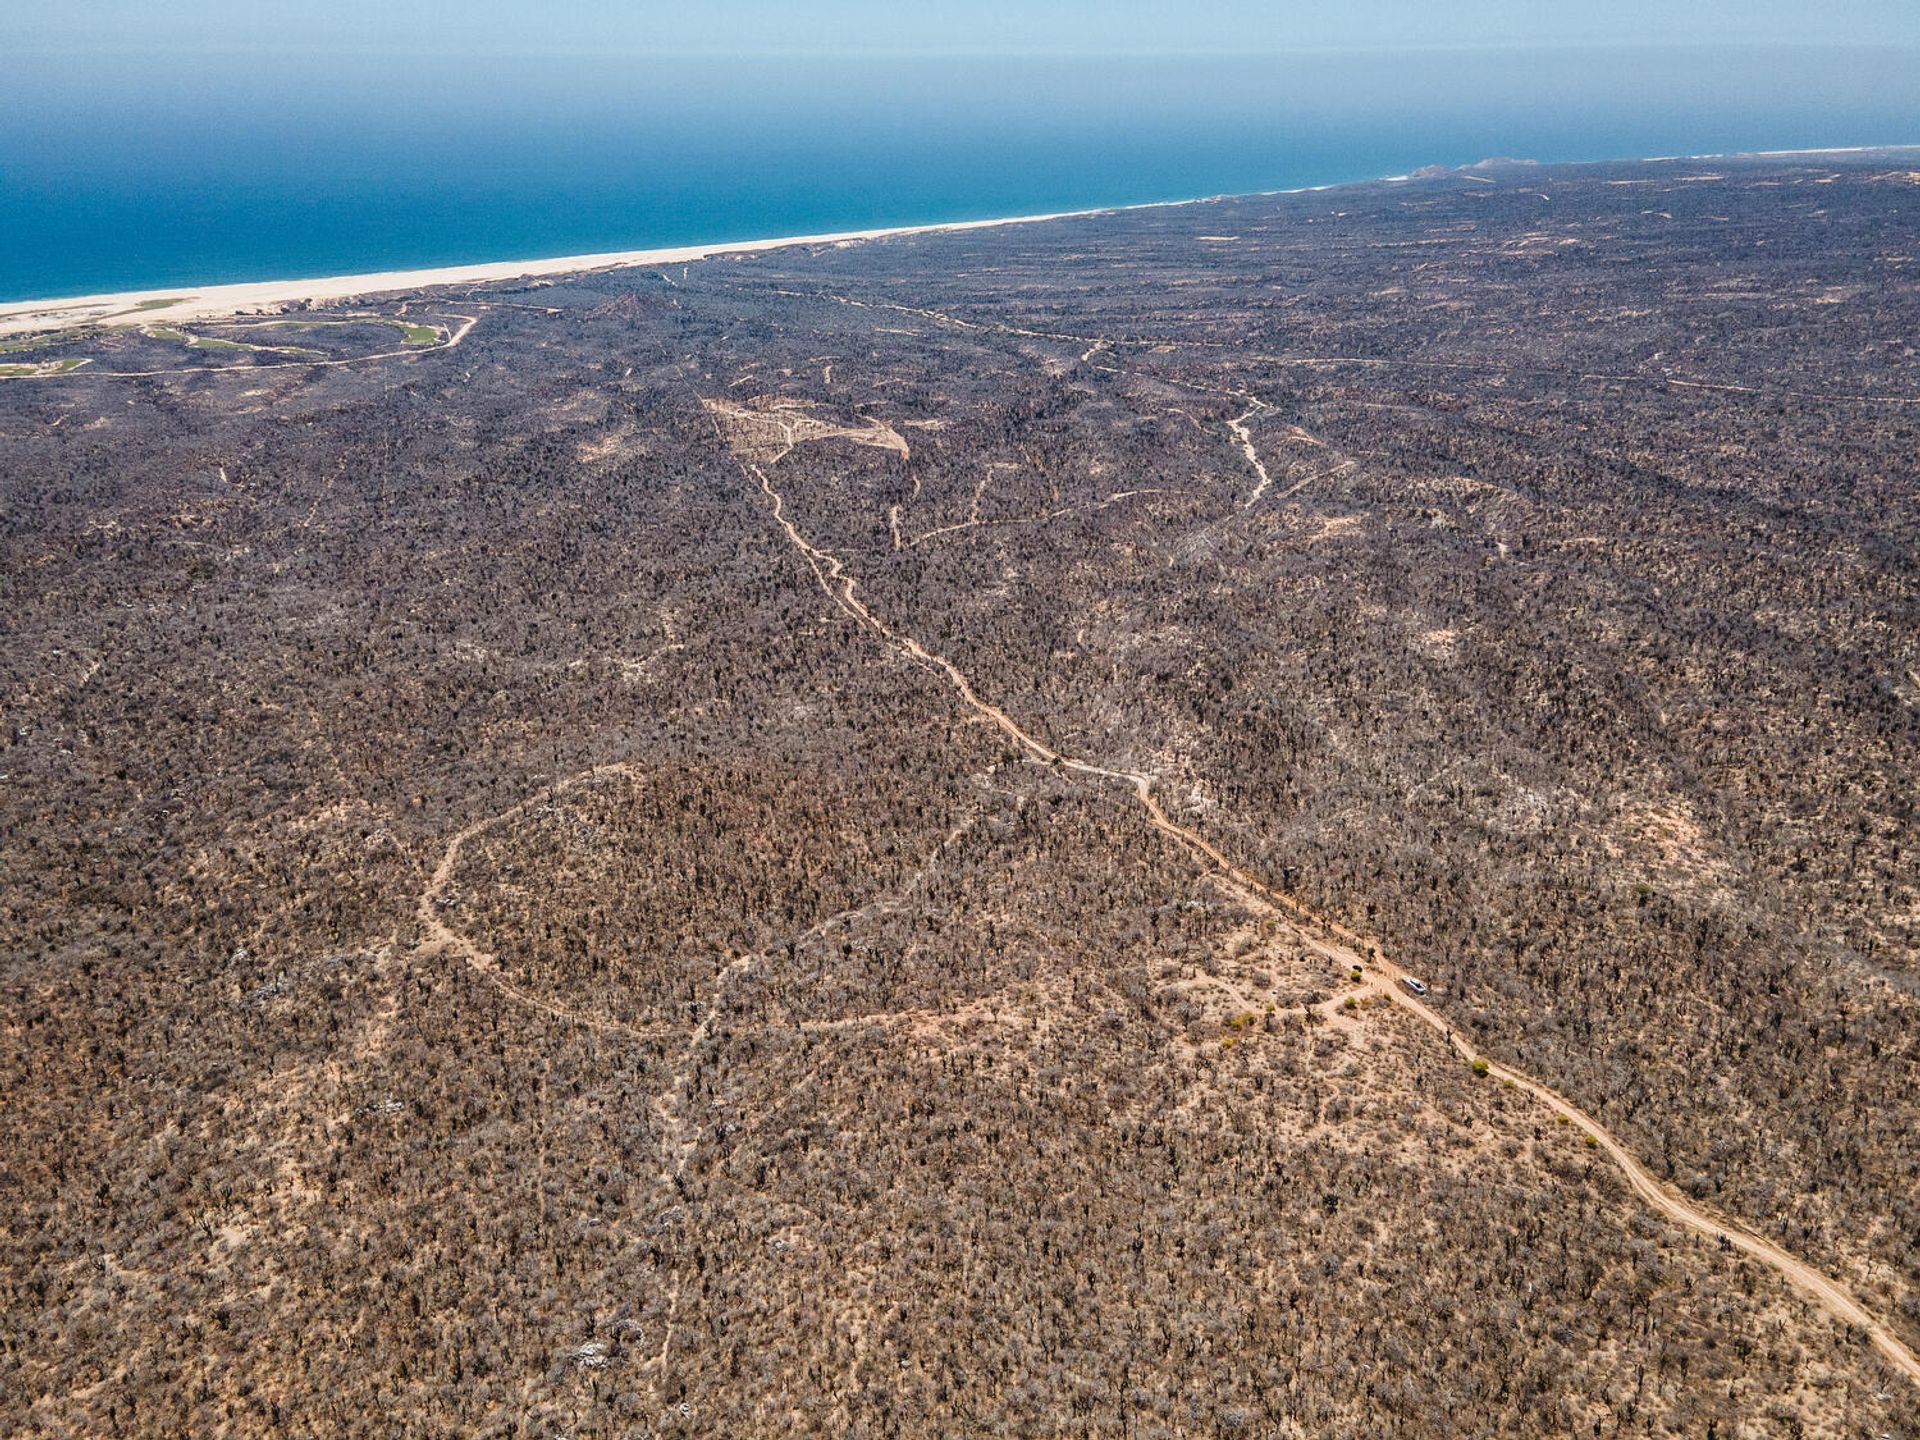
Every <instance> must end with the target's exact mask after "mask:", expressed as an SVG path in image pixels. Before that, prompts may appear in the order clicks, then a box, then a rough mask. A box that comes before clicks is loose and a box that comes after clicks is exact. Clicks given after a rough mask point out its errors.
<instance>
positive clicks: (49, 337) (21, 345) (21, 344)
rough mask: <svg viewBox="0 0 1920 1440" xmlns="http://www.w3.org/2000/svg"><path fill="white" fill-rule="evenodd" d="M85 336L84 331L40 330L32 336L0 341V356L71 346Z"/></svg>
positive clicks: (20, 336)
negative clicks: (58, 346)
mask: <svg viewBox="0 0 1920 1440" xmlns="http://www.w3.org/2000/svg"><path fill="white" fill-rule="evenodd" d="M86 335H87V332H86V331H84V330H41V331H38V332H36V333H34V334H32V335H19V336H16V337H15V338H13V339H11V340H0V355H18V354H20V353H21V352H22V351H26V350H45V349H49V348H51V347H52V346H55V345H71V344H72V343H73V342H74V341H76V340H84V339H85V338H86Z"/></svg>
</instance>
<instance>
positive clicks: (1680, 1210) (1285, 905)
mask: <svg viewBox="0 0 1920 1440" xmlns="http://www.w3.org/2000/svg"><path fill="white" fill-rule="evenodd" d="M739 463H740V464H741V467H742V469H744V470H746V471H747V472H749V473H750V474H751V475H752V476H754V477H755V478H756V479H757V480H758V481H759V484H760V490H761V493H762V494H763V495H765V496H766V498H767V500H768V502H769V504H770V506H771V508H772V514H773V518H774V521H775V522H776V523H777V524H778V525H779V527H780V529H781V530H782V531H783V532H784V533H785V535H786V537H787V539H788V541H789V543H791V544H792V545H793V547H794V548H795V549H796V550H798V551H799V552H800V554H801V555H802V556H803V557H804V558H805V559H806V561H807V564H808V565H809V566H810V567H811V568H812V570H813V573H814V578H815V579H816V580H817V581H818V582H819V584H820V588H821V589H822V590H824V591H825V592H826V594H827V596H828V598H830V599H831V600H833V602H834V603H835V604H836V605H838V606H839V607H840V608H841V609H842V610H843V611H845V612H846V613H847V614H848V615H849V616H851V617H852V618H853V619H854V620H856V621H857V622H858V623H859V624H861V625H862V626H864V627H865V628H866V629H868V630H870V631H872V632H873V633H874V634H875V635H876V636H878V637H879V638H880V639H881V640H883V641H884V642H885V643H886V644H887V645H889V646H890V647H892V648H893V649H895V650H896V651H898V652H900V653H901V654H903V655H905V656H906V657H907V658H908V659H909V660H911V661H913V663H915V664H917V665H919V666H921V667H922V668H923V669H926V670H929V671H932V672H934V673H935V674H938V675H940V676H942V677H944V678H945V680H946V681H947V683H948V684H949V685H950V686H951V687H952V689H953V690H954V692H955V693H956V694H957V695H958V696H959V697H960V699H961V701H962V703H964V704H965V705H966V706H967V707H968V708H969V709H971V710H973V711H974V712H975V713H977V714H979V715H981V716H982V717H984V718H985V719H987V720H989V721H991V722H992V723H993V724H994V725H995V726H996V727H998V728H999V729H1000V730H1001V732H1002V733H1004V734H1005V735H1006V736H1007V738H1008V739H1009V740H1011V741H1012V742H1013V743H1014V744H1015V745H1016V746H1017V747H1018V748H1019V749H1021V750H1023V751H1024V752H1025V753H1026V754H1027V755H1028V756H1030V757H1031V758H1033V759H1035V760H1038V761H1041V762H1042V763H1045V764H1048V765H1052V766H1056V767H1058V768H1059V769H1062V770H1072V771H1076V772H1078V773H1080V774H1083V775H1090V776H1094V777H1096V778H1099V779H1105V780H1119V781H1123V782H1125V783H1126V784H1127V785H1128V786H1129V788H1130V789H1131V790H1132V792H1133V795H1134V798H1135V799H1136V800H1138V801H1139V803H1140V805H1141V807H1142V808H1143V809H1144V810H1145V811H1146V814H1147V818H1148V820H1149V822H1150V823H1151V824H1152V825H1153V827H1154V828H1155V829H1156V830H1159V831H1160V832H1161V833H1162V834H1164V835H1166V836H1168V837H1169V838H1170V839H1172V840H1173V841H1174V842H1175V843H1177V844H1179V845H1180V846H1182V847H1183V848H1185V849H1186V850H1187V851H1189V852H1190V853H1191V854H1192V855H1193V856H1194V857H1195V858H1196V859H1198V860H1199V861H1200V862H1201V863H1202V864H1203V865H1204V866H1205V867H1206V868H1208V869H1209V870H1211V871H1213V872H1215V873H1216V874H1218V875H1220V876H1221V877H1223V878H1224V879H1225V880H1226V881H1228V882H1229V883H1231V884H1232V885H1233V886H1234V887H1235V888H1237V889H1238V890H1239V891H1240V892H1241V893H1242V894H1243V895H1245V896H1247V897H1248V898H1249V899H1250V900H1251V901H1253V902H1255V908H1257V909H1264V910H1267V911H1269V912H1276V913H1279V914H1282V915H1284V916H1286V917H1288V918H1289V919H1290V920H1292V921H1294V922H1295V923H1297V924H1298V925H1300V926H1302V927H1305V935H1306V938H1307V939H1308V940H1309V941H1310V942H1311V943H1312V944H1314V946H1315V948H1317V949H1319V950H1320V951H1321V952H1322V953H1323V954H1325V955H1327V956H1329V957H1330V958H1333V959H1336V960H1339V961H1342V962H1345V963H1347V964H1349V965H1363V964H1364V965H1368V966H1370V967H1371V972H1370V973H1372V974H1375V975H1378V976H1381V977H1383V978H1384V981H1385V985H1384V992H1383V993H1385V994H1386V995H1388V996H1389V997H1390V998H1391V999H1392V1001H1393V1003H1394V1004H1396V1005H1398V1006H1400V1007H1401V1008H1402V1009H1403V1010H1406V1011H1408V1012H1409V1013H1410V1014H1412V1015H1414V1016H1416V1017H1417V1018H1418V1019H1419V1020H1421V1021H1422V1022H1423V1023H1425V1024H1427V1025H1430V1026H1432V1027H1433V1028H1434V1029H1435V1030H1437V1031H1438V1032H1439V1033H1440V1034H1441V1035H1443V1036H1444V1037H1446V1040H1447V1043H1448V1044H1449V1045H1450V1046H1451V1047H1452V1048H1453V1050H1454V1052H1455V1053H1456V1054H1458V1055H1459V1056H1460V1057H1461V1058H1462V1059H1464V1060H1466V1061H1468V1062H1470V1063H1471V1062H1477V1061H1482V1060H1484V1061H1485V1062H1486V1068H1487V1074H1488V1075H1489V1076H1490V1077H1491V1078H1497V1079H1499V1080H1503V1081H1505V1082H1507V1083H1509V1084H1511V1085H1513V1086H1514V1087H1515V1088H1517V1089H1519V1090H1522V1091H1524V1092H1525V1093H1527V1094H1528V1095H1531V1096H1532V1097H1533V1098H1534V1099H1536V1100H1538V1101H1540V1102H1541V1103H1542V1104H1543V1105H1545V1106H1546V1107H1547V1108H1548V1109H1550V1110H1552V1111H1553V1112H1554V1113H1555V1114H1557V1115H1560V1116H1563V1117H1564V1118H1565V1119H1567V1120H1568V1121H1570V1122H1571V1123H1572V1124H1574V1125H1575V1126H1577V1127H1578V1128H1579V1129H1580V1130H1581V1131H1583V1132H1584V1133H1585V1134H1587V1135H1588V1136H1590V1137H1592V1139H1593V1140H1594V1142H1595V1143H1596V1144H1597V1145H1598V1146H1599V1148H1600V1149H1601V1150H1603V1151H1604V1152H1605V1153H1606V1155H1607V1156H1608V1158H1609V1159H1611V1160H1612V1161H1613V1162H1614V1164H1615V1165H1616V1166H1617V1167H1618V1168H1619V1170H1620V1172H1621V1173H1622V1174H1623V1175H1624V1176H1625V1177H1626V1179H1627V1182H1628V1184H1629V1185H1631V1186H1632V1188H1633V1190H1634V1191H1635V1193H1636V1194H1638V1195H1639V1196H1640V1197H1641V1198H1642V1199H1643V1200H1645V1201H1646V1202H1647V1203H1648V1204H1649V1205H1651V1206H1652V1207H1653V1208H1654V1209H1656V1210H1658V1211H1659V1212H1660V1213H1661V1214H1663V1215H1666V1216H1668V1217H1669V1218H1671V1219H1673V1220H1676V1221H1678V1222H1679V1223H1681V1224H1682V1225H1685V1226H1687V1227H1688V1228H1689V1229H1692V1230H1695V1231H1698V1232H1699V1233H1701V1234H1703V1235H1708V1236H1711V1237H1713V1238H1715V1239H1717V1240H1720V1241H1722V1242H1724V1243H1726V1244H1728V1245H1731V1246H1733V1247H1734V1248H1735V1249H1738V1250H1740V1251H1742V1252H1744V1253H1745V1254H1747V1255H1748V1256H1750V1257H1751V1258H1753V1259H1755V1260H1757V1261H1759V1262H1760V1263H1761V1264H1763V1265H1765V1266H1767V1267H1768V1268H1769V1269H1771V1270H1773V1271H1774V1272H1775V1273H1776V1274H1778V1275H1780V1276H1781V1277H1782V1278H1783V1279H1785V1280H1786V1281H1787V1282H1788V1283H1789V1284H1790V1285H1792V1286H1793V1287H1794V1288H1795V1289H1796V1290H1798V1291H1799V1292H1800V1293H1801V1294H1802V1295H1803V1296H1805V1297H1806V1298H1807V1299H1809V1300H1811V1301H1812V1302H1813V1303H1814V1304H1815V1305H1816V1306H1818V1307H1819V1308H1820V1309H1821V1310H1822V1311H1823V1312H1825V1313H1826V1314H1827V1315H1829V1316H1831V1317H1832V1318H1833V1319H1835V1320H1838V1321H1840V1322H1841V1323H1842V1324H1844V1325H1848V1326H1852V1327H1855V1328H1856V1329H1858V1330H1860V1331H1862V1332H1864V1334H1865V1335H1866V1337H1867V1338H1868V1340H1869V1341H1871V1342H1872V1344H1873V1346H1874V1348H1875V1349H1876V1350H1878V1351H1879V1352H1880V1354H1881V1355H1882V1356H1883V1357H1885V1359H1886V1360H1887V1361H1888V1363H1889V1364H1891V1365H1892V1366H1893V1367H1894V1368H1895V1369H1896V1370H1897V1371H1899V1372H1900V1373H1901V1374H1903V1375H1905V1376H1906V1377H1907V1379H1909V1380H1910V1381H1912V1382H1913V1383H1915V1384H1916V1385H1920V1356H1916V1355H1915V1354H1914V1352H1913V1351H1912V1350H1911V1349H1909V1348H1908V1347H1907V1345H1906V1344H1905V1343H1904V1342H1903V1341H1901V1339H1900V1338H1899V1337H1898V1336H1897V1335H1895V1334H1894V1333H1893V1332H1892V1331H1891V1330H1890V1329H1889V1328H1888V1327H1887V1326H1886V1325H1885V1324H1884V1323H1883V1322H1881V1321H1880V1320H1878V1319H1876V1318H1875V1317H1874V1316H1873V1315H1872V1314H1871V1313H1870V1312H1868V1311H1867V1310H1866V1308H1865V1307H1864V1306H1862V1305H1861V1304H1860V1303H1859V1301H1857V1300H1856V1299H1854V1298H1853V1296H1852V1295H1851V1294H1850V1293H1849V1292H1848V1291H1847V1290H1846V1288H1845V1287H1843V1286H1842V1285H1840V1284H1839V1283H1838V1282H1837V1281H1835V1280H1833V1279H1832V1278H1830V1277H1829V1276H1827V1275H1824V1274H1822V1273H1821V1272H1820V1271H1818V1270H1816V1269H1814V1268H1813V1267H1812V1266H1810V1265H1808V1264H1807V1263H1806V1262H1805V1261H1803V1260H1801V1259H1799V1258H1798V1257H1797V1256H1795V1255H1793V1254H1791V1253H1790V1252H1788V1251H1786V1250H1784V1249H1782V1248H1781V1247H1780V1246H1778V1245H1776V1244H1774V1243H1773V1242H1772V1241H1770V1240H1767V1239H1765V1238H1763V1237H1762V1236H1759V1235H1756V1234H1754V1233H1753V1232H1752V1231H1750V1230H1748V1229H1746V1228H1745V1227H1744V1226H1742V1225H1740V1224H1738V1223H1737V1222H1735V1221H1733V1220H1730V1219H1727V1218H1724V1217H1721V1216H1716V1215H1713V1214H1711V1213H1709V1212H1708V1211H1707V1210H1705V1209H1704V1208H1703V1207H1701V1206H1699V1205H1696V1204H1694V1203H1693V1202H1692V1201H1690V1200H1688V1199H1687V1198H1686V1197H1685V1196H1683V1195H1682V1194H1681V1193H1680V1192H1679V1191H1677V1190H1675V1189H1674V1188H1672V1187H1671V1186H1669V1185H1667V1184H1665V1183H1664V1182H1662V1181H1660V1180H1658V1179H1656V1178H1655V1177H1654V1176H1653V1175H1652V1174H1651V1173H1650V1172H1649V1171H1648V1170H1647V1169H1646V1167H1645V1166H1643V1165H1642V1164H1641V1163H1640V1162H1639V1161H1638V1160H1636V1159H1635V1158H1634V1157H1633V1155H1632V1154H1631V1153H1630V1152H1629V1151H1628V1150H1627V1148H1626V1147H1625V1146H1624V1145H1623V1144H1621V1142H1620V1141H1619V1140H1618V1139H1617V1138H1616V1137H1615V1136H1614V1135H1613V1133H1612V1132H1611V1131H1609V1130H1608V1129H1607V1128H1606V1127H1605V1126H1603V1125H1602V1124H1601V1123H1600V1122H1599V1121H1598V1120H1596V1119H1594V1117H1593V1116H1591V1115H1589V1114H1588V1113H1587V1112H1586V1111H1584V1110H1582V1109H1580V1108H1579V1107H1578V1106H1577V1105H1575V1104H1574V1103H1573V1102H1572V1101H1570V1100H1568V1099H1567V1098H1566V1097H1565V1096H1563V1095H1561V1094H1559V1093H1558V1092H1557V1091H1555V1090H1553V1089H1552V1088H1551V1087H1550V1086H1547V1085H1545V1084H1543V1083H1541V1082H1540V1081H1538V1080H1536V1079H1534V1078H1533V1077H1532V1076H1530V1075H1527V1074H1525V1073H1524V1072H1522V1071H1519V1070H1516V1069H1514V1068H1513V1067H1512V1066H1509V1065H1505V1064H1502V1063H1501V1062H1499V1061H1497V1060H1494V1059H1492V1058H1491V1057H1489V1056H1483V1055H1482V1054H1481V1053H1480V1052H1479V1051H1478V1050H1476V1049H1475V1048H1474V1046H1473V1045H1472V1043H1471V1042H1470V1041H1468V1040H1467V1039H1465V1038H1464V1037H1463V1036H1461V1035H1460V1034H1459V1033H1458V1032H1457V1031H1456V1030H1455V1029H1454V1028H1453V1026H1452V1025H1451V1024H1449V1023H1448V1021H1447V1020H1446V1019H1445V1018H1444V1017H1443V1016H1442V1015H1441V1014H1440V1013H1439V1012H1438V1011H1436V1010H1434V1009H1433V1008H1432V1007H1431V1006H1429V1005H1428V1004H1426V1003H1425V1002H1424V1001H1422V1000H1420V999H1418V998H1416V997H1415V996H1414V995H1413V994H1412V993H1411V992H1410V991H1409V990H1408V989H1407V988H1406V985H1405V981H1406V980H1407V979H1408V978H1409V976H1408V975H1407V972H1406V971H1405V970H1403V969H1401V968H1400V967H1399V966H1398V965H1396V964H1394V963H1393V962H1392V961H1391V960H1388V959H1386V958H1384V957H1383V956H1382V955H1381V953H1380V949H1379V946H1378V945H1377V944H1375V943H1373V942H1372V941H1369V940H1368V939H1366V938H1365V937H1364V936H1361V935H1359V934H1357V933H1355V932H1354V931H1352V930H1350V929H1348V928H1347V927H1346V926H1344V925H1341V924H1340V923H1339V922H1338V921H1335V920H1333V919H1331V918H1329V917H1327V916H1325V915H1322V914H1321V913H1320V912H1318V911H1316V910H1315V909H1313V908H1312V907H1311V906H1309V905H1307V904H1305V903H1304V902H1303V901H1301V900H1299V899H1298V898H1296V897H1294V896H1292V895H1289V894H1287V893H1286V892H1284V891H1281V890H1278V889H1276V888H1274V887H1273V886H1271V885H1268V884H1266V883H1265V882H1264V881H1262V880H1259V879H1257V878H1256V877H1254V876H1253V875H1251V874H1250V873H1248V872H1247V871H1246V870H1244V869H1242V868H1241V867H1240V866H1238V865H1236V864H1235V863H1234V862H1233V861H1232V860H1230V859H1228V858H1227V856H1226V855H1225V854H1224V853H1222V852H1221V850H1220V849H1219V848H1218V847H1217V846H1215V845H1214V844H1213V843H1212V842H1211V841H1209V840H1208V839H1207V838H1206V837H1205V836H1203V835H1201V834H1200V833H1199V832H1198V831H1195V830H1192V829H1189V828H1188V827H1187V826H1185V825H1182V824H1180V823H1179V822H1178V821H1177V820H1174V819H1173V818H1172V817H1171V816H1169V815H1168V814H1167V812H1166V809H1165V808H1164V807H1163V806H1162V805H1161V804H1160V801H1159V799H1158V798H1157V797H1156V796H1155V795H1154V793H1153V777H1152V776H1150V775H1146V774H1143V773H1141V772H1138V771H1132V770H1114V769H1109V768H1107V767H1106V766H1102V765H1096V764H1093V763H1091V762H1089V761H1085V760H1080V759H1077V758H1075V757H1073V756H1069V755H1065V754H1062V753H1061V752H1059V751H1057V750H1055V749H1053V748H1052V747H1051V746H1049V745H1047V744H1046V743H1045V742H1044V741H1042V740H1040V739H1039V738H1037V737H1036V736H1034V735H1033V734H1032V733H1030V732H1029V731H1027V730H1026V729H1025V728H1024V727H1022V726H1021V725H1020V723H1019V722H1018V721H1016V720H1014V719H1013V717H1012V716H1010V715H1008V714H1007V712H1006V711H1005V710H1003V709H1001V708H1000V707H999V706H997V705H995V704H993V703H992V702H990V701H988V700H986V699H985V698H983V697H982V696H981V695H980V694H979V692H978V691H977V690H975V689H974V687H973V683H972V681H971V680H969V679H968V677H967V676H966V675H965V674H964V673H962V671H961V670H960V669H959V668H958V667H957V666H956V665H954V663H953V662H952V661H951V660H949V659H947V658H946V657H945V656H944V655H940V654H937V653H935V652H933V651H930V650H928V649H927V648H926V647H925V646H923V645H922V644H921V643H920V642H919V641H918V640H916V639H915V638H914V637H912V636H911V635H906V634H903V633H901V632H899V631H897V630H895V629H893V628H892V627H891V626H889V625H888V624H887V623H886V622H885V621H883V620H881V619H880V618H879V616H877V615H875V614H874V613H873V611H872V610H871V609H870V608H868V606H867V604H866V603H865V602H864V601H863V600H862V599H861V598H860V596H859V593H858V591H859V586H858V582H857V581H856V580H855V579H854V577H853V576H852V575H850V574H848V573H847V570H846V567H845V566H844V564H843V563H842V562H841V561H840V559H839V558H838V557H837V556H835V555H832V554H830V553H829V552H827V551H825V550H822V549H821V548H820V547H819V546H817V545H815V544H814V543H813V542H812V541H810V540H808V539H807V537H806V536H805V535H804V534H802V533H801V531H800V529H799V528H798V527H797V526H796V525H795V524H794V522H793V520H792V519H791V518H790V517H789V516H788V514H787V512H786V499H785V497H784V496H783V495H782V494H781V493H780V491H779V490H778V489H777V488H776V487H775V486H774V484H773V482H772V481H771V480H770V479H769V478H768V476H767V473H766V471H765V470H764V469H762V468H761V467H760V466H758V465H751V464H748V463H746V462H744V461H742V462H739ZM1368 957H1370V958H1368Z"/></svg>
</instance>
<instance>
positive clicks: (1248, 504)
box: [1227, 400, 1273, 510]
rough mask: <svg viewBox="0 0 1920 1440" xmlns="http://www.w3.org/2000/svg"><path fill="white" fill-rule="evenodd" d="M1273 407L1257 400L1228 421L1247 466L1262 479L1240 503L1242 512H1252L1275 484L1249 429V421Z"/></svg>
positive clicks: (1228, 427) (1228, 426)
mask: <svg viewBox="0 0 1920 1440" xmlns="http://www.w3.org/2000/svg"><path fill="white" fill-rule="evenodd" d="M1272 408H1273V407H1272V406H1270V405H1268V404H1267V403H1266V402H1265V401H1263V400H1255V401H1254V402H1253V403H1252V404H1250V405H1248V406H1247V408H1246V409H1245V410H1244V411H1242V412H1241V413H1240V414H1238V415H1236V416H1234V417H1233V419H1231V420H1229V421H1227V429H1229V430H1231V431H1232V432H1233V438H1234V439H1235V440H1237V441H1239V442H1240V453H1241V454H1242V455H1245V456H1246V457H1247V464H1249V465H1251V466H1252V467H1253V473H1254V474H1256V475H1258V476H1259V477H1260V483H1259V484H1258V485H1256V486H1254V487H1253V493H1252V494H1251V495H1249V496H1247V498H1246V499H1245V500H1242V501H1241V502H1240V508H1241V509H1242V510H1251V509H1252V508H1253V507H1254V506H1255V505H1257V504H1259V503H1260V497H1261V496H1262V495H1264V494H1266V493H1267V488H1268V487H1269V486H1271V485H1272V484H1273V477H1272V476H1271V475H1269V474H1268V473H1267V467H1266V466H1265V465H1263V464H1261V462H1260V452H1259V451H1258V450H1256V449H1254V448H1253V432H1252V431H1251V430H1249V429H1247V421H1249V420H1251V419H1253V418H1254V417H1255V416H1256V415H1259V414H1260V413H1261V412H1262V411H1265V410H1270V409H1272Z"/></svg>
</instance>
